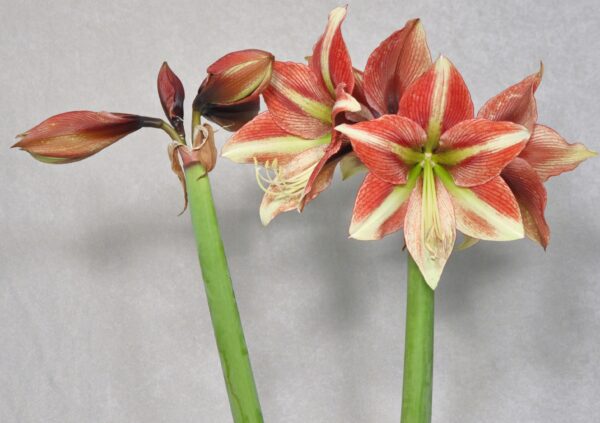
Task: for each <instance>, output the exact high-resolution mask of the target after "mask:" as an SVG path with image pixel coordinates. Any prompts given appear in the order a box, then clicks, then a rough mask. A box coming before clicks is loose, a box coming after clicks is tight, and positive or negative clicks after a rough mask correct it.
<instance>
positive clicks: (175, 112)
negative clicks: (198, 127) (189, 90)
mask: <svg viewBox="0 0 600 423" xmlns="http://www.w3.org/2000/svg"><path fill="white" fill-rule="evenodd" d="M157 86H158V96H159V98H160V104H161V105H162V108H163V110H164V112H165V115H166V116H167V118H168V119H169V122H171V125H173V127H174V128H175V130H177V132H178V133H179V135H181V136H182V137H184V138H185V130H184V127H183V101H184V99H185V91H184V89H183V84H182V83H181V80H180V79H179V78H178V77H177V75H175V73H174V72H173V71H172V70H171V68H170V67H169V65H168V64H167V62H164V63H163V65H162V66H161V68H160V71H159V73H158V80H157Z"/></svg>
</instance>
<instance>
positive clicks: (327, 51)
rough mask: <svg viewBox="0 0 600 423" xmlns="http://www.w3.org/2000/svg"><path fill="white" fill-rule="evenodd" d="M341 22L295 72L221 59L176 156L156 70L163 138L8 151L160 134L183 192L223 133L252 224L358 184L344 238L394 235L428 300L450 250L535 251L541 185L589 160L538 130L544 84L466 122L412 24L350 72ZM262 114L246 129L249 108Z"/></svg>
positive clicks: (146, 123)
mask: <svg viewBox="0 0 600 423" xmlns="http://www.w3.org/2000/svg"><path fill="white" fill-rule="evenodd" d="M345 17H346V8H345V7H338V8H336V9H334V10H333V11H332V12H331V13H330V14H329V19H328V22H327V26H326V28H325V31H324V33H323V34H322V35H321V37H320V38H319V39H318V40H317V43H316V44H315V46H314V48H313V52H312V55H311V56H310V57H309V58H308V64H303V63H293V62H281V61H277V60H275V58H274V56H273V55H272V54H271V53H269V52H266V51H262V50H242V51H237V52H233V53H229V54H227V55H225V56H223V57H222V58H221V59H219V60H217V61H216V62H214V63H213V64H212V65H210V66H209V67H208V69H207V76H206V78H205V79H204V81H203V82H202V84H201V85H200V88H199V90H198V94H197V95H196V98H195V99H194V102H193V115H192V134H191V138H192V143H191V148H189V147H188V146H187V145H186V142H185V137H186V135H185V130H184V127H183V117H184V116H183V102H184V98H185V93H184V90H183V85H182V83H181V81H180V80H179V78H178V77H177V76H176V75H175V73H173V71H172V70H171V69H170V68H169V67H168V65H167V64H166V63H165V64H163V66H162V68H161V70H160V72H159V76H158V93H159V97H160V100H161V105H162V107H163V110H164V112H165V115H166V117H167V118H168V120H169V123H166V122H164V121H162V120H161V119H157V118H150V117H143V116H138V115H131V114H122V113H106V112H89V111H76V112H68V113H63V114H60V115H57V116H53V117H51V118H49V119H47V120H45V121H44V122H42V123H41V124H39V125H37V126H36V127H34V128H32V129H31V130H29V131H27V132H25V133H24V134H22V135H20V136H19V138H20V140H19V142H17V143H16V144H15V145H14V147H19V148H21V149H23V150H25V151H27V152H29V153H30V154H32V155H33V156H34V157H35V158H37V159H38V160H41V161H44V162H47V163H70V162H73V161H77V160H81V159H85V158H87V157H89V156H91V155H93V154H96V153H97V152H99V151H101V150H102V149H104V148H106V147H108V146H109V145H111V144H113V143H114V142H116V141H118V140H119V139H121V138H123V137H124V136H126V135H128V134H130V133H132V132H134V131H137V130H138V129H140V128H142V127H154V128H161V129H163V130H165V131H166V132H167V133H168V134H169V135H170V136H171V138H172V139H173V143H172V144H171V145H170V146H169V157H170V159H171V165H172V169H173V171H174V172H175V173H176V174H177V175H178V177H179V179H180V181H181V182H182V185H183V187H184V191H185V181H184V168H186V167H188V166H191V165H192V164H200V165H201V166H202V167H203V168H204V169H205V171H206V172H208V171H210V170H211V169H212V168H213V167H214V166H215V162H216V156H217V154H216V147H215V145H214V138H213V130H212V128H211V127H210V126H209V125H206V124H205V125H201V124H200V116H204V117H206V118H207V119H209V120H211V121H212V122H214V123H216V124H218V125H220V126H222V127H223V128H224V129H226V130H228V131H236V132H235V133H234V135H233V136H232V137H231V139H229V141H228V142H227V143H226V144H225V145H224V146H223V149H222V155H223V156H225V157H227V158H229V159H231V160H233V161H235V162H239V163H251V164H254V165H255V170H256V178H257V181H258V183H259V186H260V187H261V188H262V189H263V191H264V192H265V194H264V197H263V201H262V204H261V206H260V217H261V220H262V222H263V224H265V225H266V224H268V223H269V222H270V221H271V220H272V219H273V218H274V217H275V216H277V215H278V214H280V213H282V212H286V211H289V210H300V211H301V210H302V209H303V208H304V206H305V205H306V204H307V203H308V202H310V201H312V200H313V199H315V198H316V197H317V196H318V195H319V194H320V193H321V192H323V190H325V189H326V188H327V187H328V186H329V185H330V183H331V180H332V178H333V174H334V171H335V169H336V167H337V165H338V164H339V165H340V167H341V170H342V176H343V177H344V178H346V177H349V176H351V175H353V174H356V173H358V172H359V171H361V170H363V169H366V170H367V171H368V173H367V175H366V177H365V179H364V181H363V183H362V186H361V187H360V189H359V192H358V195H357V198H356V203H355V206H354V212H353V215H352V222H351V225H350V236H351V237H352V238H355V239H361V240H375V239H380V238H382V237H383V236H385V235H388V234H390V233H392V232H396V231H398V230H400V229H403V230H404V238H405V241H406V246H407V248H408V251H409V252H410V254H411V255H412V257H413V258H414V260H415V262H416V263H417V264H418V266H419V268H420V270H421V272H422V273H423V275H424V276H425V278H426V280H427V282H428V284H429V285H430V286H431V287H432V288H435V287H436V285H437V283H438V281H439V278H440V275H441V273H442V270H443V268H444V266H445V263H446V261H447V260H448V257H449V256H450V254H451V252H452V250H453V247H454V244H455V239H456V231H457V229H458V230H459V231H460V232H462V233H463V235H464V237H465V242H464V243H463V246H468V245H472V244H474V243H475V242H477V241H478V240H491V241H508V240H514V239H519V238H523V237H524V236H528V237H529V238H531V239H533V240H535V241H537V242H538V243H539V244H540V245H542V246H543V247H544V248H546V247H547V245H548V242H549V237H550V230H549V228H548V224H547V223H546V220H545V217H544V211H545V208H546V189H545V188H544V182H546V181H547V180H548V178H550V177H552V176H556V175H559V174H560V173H562V172H565V171H569V170H572V169H574V168H575V167H576V166H577V165H578V164H579V163H581V162H582V161H583V160H585V159H586V158H589V157H591V156H593V155H595V153H594V152H591V151H589V150H588V149H587V148H585V146H583V145H582V144H570V143H568V142H566V141H565V140H564V139H563V138H562V137H561V136H560V135H559V134H558V133H557V132H555V131H554V130H553V129H551V128H549V127H547V126H544V125H541V124H538V123H537V108H536V101H535V97H534V94H535V92H536V90H537V88H538V86H539V85H540V82H541V80H542V69H540V71H539V72H537V73H535V74H533V75H530V76H528V77H527V78H525V79H524V80H522V81H521V82H519V83H517V84H515V85H513V86H511V87H509V88H507V89H506V90H504V91H502V92H501V93H500V94H498V95H497V96H495V97H493V98H492V99H490V100H489V101H488V102H486V103H485V104H484V105H483V107H482V108H481V109H480V110H479V112H478V113H477V115H475V112H474V106H473V102H472V100H471V95H470V93H469V90H468V88H467V86H466V84H465V82H464V80H463V78H462V76H461V75H460V73H459V72H458V70H457V69H456V67H455V66H454V65H453V64H452V62H450V60H448V59H447V58H446V57H444V56H440V57H439V58H438V59H437V60H436V61H435V62H433V61H432V60H431V55H430V52H429V47H428V46H427V41H426V37H425V31H424V29H423V26H422V24H421V22H420V21H419V20H418V19H414V20H410V21H408V22H407V23H406V25H405V26H404V28H402V29H400V30H398V31H396V32H394V33H392V34H391V35H390V36H389V37H388V38H386V39H385V40H383V41H382V42H381V44H380V45H379V46H378V47H377V48H376V49H375V50H374V51H373V52H372V53H371V55H370V56H369V58H368V61H367V64H366V67H365V70H364V72H362V71H360V70H358V69H356V68H354V67H353V66H352V61H351V59H350V55H349V53H348V49H347V47H346V44H345V42H344V39H343V37H342V32H341V26H342V22H343V21H344V19H345ZM261 96H262V98H263V99H264V101H265V103H266V106H267V109H268V110H267V111H265V112H263V113H260V114H259V108H260V97H261Z"/></svg>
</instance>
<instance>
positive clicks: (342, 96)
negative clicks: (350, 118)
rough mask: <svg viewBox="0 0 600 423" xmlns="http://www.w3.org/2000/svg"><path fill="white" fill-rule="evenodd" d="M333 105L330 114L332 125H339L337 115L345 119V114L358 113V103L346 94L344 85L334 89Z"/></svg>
mask: <svg viewBox="0 0 600 423" xmlns="http://www.w3.org/2000/svg"><path fill="white" fill-rule="evenodd" d="M335 94H336V95H335V103H334V105H333V109H332V112H331V116H332V120H333V122H334V123H338V122H339V123H341V122H340V120H345V119H339V118H338V115H339V114H340V113H341V114H342V115H341V117H342V118H344V117H345V113H347V112H348V113H358V112H360V109H361V105H360V103H359V102H358V101H357V100H356V99H355V98H354V97H353V96H351V95H350V94H348V92H347V91H346V87H345V85H344V84H340V85H338V86H337V87H336V89H335Z"/></svg>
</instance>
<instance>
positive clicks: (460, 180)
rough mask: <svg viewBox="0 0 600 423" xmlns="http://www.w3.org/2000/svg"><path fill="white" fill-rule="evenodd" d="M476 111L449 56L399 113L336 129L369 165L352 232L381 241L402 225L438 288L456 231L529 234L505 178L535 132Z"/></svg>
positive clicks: (416, 86) (411, 89)
mask: <svg viewBox="0 0 600 423" xmlns="http://www.w3.org/2000/svg"><path fill="white" fill-rule="evenodd" d="M473 117H474V112H473V103H472V101H471V96H470V94H469V91H468V89H467V86H466V85H465V83H464V81H463V79H462V77H461V75H460V74H459V72H458V71H457V70H456V68H455V67H454V65H453V64H452V63H451V62H450V61H449V60H448V59H446V58H444V57H440V58H439V59H438V60H437V61H436V62H435V63H434V64H433V65H432V66H431V67H430V68H429V69H428V70H427V71H426V72H425V73H424V74H423V75H421V76H420V77H419V78H418V79H416V80H415V81H414V82H413V83H412V84H411V85H410V86H408V87H407V88H406V89H405V91H404V93H403V94H402V97H401V99H400V101H399V105H398V111H397V114H394V115H384V116H382V117H380V118H378V119H375V120H372V121H366V122H360V123H357V124H354V125H348V124H343V125H340V126H338V127H337V128H336V129H337V130H338V131H340V132H341V133H343V134H344V135H346V136H347V137H348V138H349V139H350V140H351V143H352V147H353V149H354V151H355V152H356V154H357V155H358V157H359V158H360V160H361V161H362V162H363V163H364V164H365V165H366V167H367V168H368V170H369V173H368V174H367V176H366V178H365V180H364V182H363V184H362V186H361V188H360V190H359V192H358V196H357V199H356V204H355V208H354V213H353V217H352V224H351V227H350V236H351V237H353V238H356V239H363V240H373V239H379V238H381V237H383V236H385V235H387V234H389V233H392V232H394V231H397V230H399V229H401V228H403V229H404V236H405V240H406V245H407V248H408V250H409V252H410V254H411V255H412V256H413V258H414V259H415V262H416V263H417V264H418V266H419V268H420V270H421V272H422V273H423V275H424V277H425V279H426V281H427V283H428V284H429V285H430V286H431V287H432V288H435V287H436V286H437V283H438V281H439V278H440V275H441V273H442V270H443V268H444V265H445V263H446V261H447V259H448V257H449V255H450V253H451V251H452V248H453V245H454V242H455V237H456V229H457V228H458V229H459V230H460V231H461V232H463V233H465V234H467V235H469V236H472V237H475V238H479V239H486V240H497V241H505V240H513V239H518V238H522V237H523V224H522V221H521V214H520V211H519V206H518V204H517V201H516V200H515V198H514V196H513V194H512V193H511V191H510V189H509V187H508V186H507V185H506V183H505V182H504V180H503V179H502V178H501V177H500V176H499V175H500V172H501V171H502V169H503V168H504V167H505V166H506V165H507V164H508V163H509V162H511V161H512V160H513V159H514V158H515V157H516V156H517V155H518V154H519V153H520V152H521V150H522V149H523V147H524V146H525V143H526V141H527V140H528V139H529V131H528V130H527V128H525V127H524V126H522V125H518V124H516V123H512V122H495V121H490V120H486V119H474V118H473Z"/></svg>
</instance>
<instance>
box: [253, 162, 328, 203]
mask: <svg viewBox="0 0 600 423" xmlns="http://www.w3.org/2000/svg"><path fill="white" fill-rule="evenodd" d="M316 165H317V164H316V163H314V164H311V165H310V166H308V167H307V168H306V169H304V170H302V171H301V172H299V173H297V174H294V175H292V176H291V177H290V176H288V175H286V173H289V171H287V172H286V169H284V168H282V167H281V166H279V165H278V163H277V159H275V160H273V161H268V160H267V161H266V162H265V163H264V164H263V165H262V167H261V166H260V164H259V163H258V160H257V159H256V158H254V167H255V174H256V181H257V183H258V186H259V187H260V189H261V190H263V191H264V192H265V193H266V194H269V195H271V196H273V197H274V200H281V199H284V198H286V199H287V198H289V199H292V198H294V197H297V198H296V200H297V201H300V200H301V198H302V194H304V190H305V188H306V184H307V182H308V179H309V178H310V175H311V174H312V172H313V170H314V168H315V167H316Z"/></svg>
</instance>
